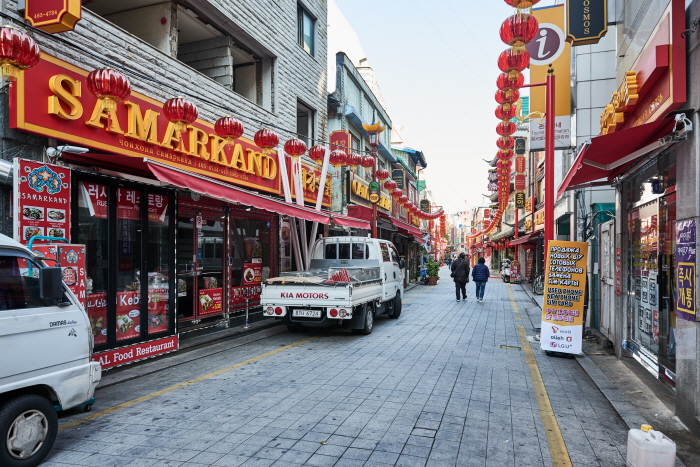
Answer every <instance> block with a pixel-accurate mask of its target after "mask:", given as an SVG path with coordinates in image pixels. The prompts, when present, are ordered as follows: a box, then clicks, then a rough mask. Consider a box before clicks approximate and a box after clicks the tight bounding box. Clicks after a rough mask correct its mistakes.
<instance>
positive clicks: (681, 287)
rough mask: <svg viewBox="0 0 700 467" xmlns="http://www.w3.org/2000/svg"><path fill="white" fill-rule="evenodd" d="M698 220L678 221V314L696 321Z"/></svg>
mask: <svg viewBox="0 0 700 467" xmlns="http://www.w3.org/2000/svg"><path fill="white" fill-rule="evenodd" d="M695 228H696V221H694V220H690V221H679V222H676V315H677V316H678V317H679V318H683V319H685V320H688V321H696V305H695V293H696V287H695V254H696V253H695V250H696V248H697V247H696V234H695Z"/></svg>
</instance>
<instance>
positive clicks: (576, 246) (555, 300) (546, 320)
mask: <svg viewBox="0 0 700 467" xmlns="http://www.w3.org/2000/svg"><path fill="white" fill-rule="evenodd" d="M587 261H588V244H587V243H586V242H564V241H554V240H550V241H549V243H548V246H547V261H546V262H545V275H544V306H543V308H542V331H541V337H540V342H541V348H542V350H546V351H548V352H562V353H570V354H580V353H581V351H582V350H581V344H582V342H583V301H584V298H585V296H584V293H585V290H586V272H587V271H586V264H587Z"/></svg>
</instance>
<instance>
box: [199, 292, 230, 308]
mask: <svg viewBox="0 0 700 467" xmlns="http://www.w3.org/2000/svg"><path fill="white" fill-rule="evenodd" d="M223 309H224V293H223V289H222V288H221V287H217V288H214V289H200V290H199V314H200V315H212V314H214V315H215V314H217V313H222V312H223Z"/></svg>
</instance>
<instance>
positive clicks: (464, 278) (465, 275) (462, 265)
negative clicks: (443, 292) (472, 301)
mask: <svg viewBox="0 0 700 467" xmlns="http://www.w3.org/2000/svg"><path fill="white" fill-rule="evenodd" d="M450 269H451V270H452V274H450V276H451V277H453V278H454V281H455V293H456V294H457V301H459V292H460V291H461V292H462V300H466V299H467V282H469V261H468V260H467V255H466V254H465V253H460V254H459V258H457V261H455V262H454V263H452V266H451V268H450Z"/></svg>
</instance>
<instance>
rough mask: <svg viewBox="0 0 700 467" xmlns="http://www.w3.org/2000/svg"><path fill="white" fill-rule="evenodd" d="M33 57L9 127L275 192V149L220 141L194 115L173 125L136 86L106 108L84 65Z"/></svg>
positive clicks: (16, 88)
mask: <svg viewBox="0 0 700 467" xmlns="http://www.w3.org/2000/svg"><path fill="white" fill-rule="evenodd" d="M41 58H42V59H41V60H40V62H39V63H38V64H37V65H36V66H35V67H34V68H31V69H29V70H25V71H23V72H21V73H20V76H19V77H18V79H17V81H16V82H15V83H14V84H13V86H12V91H11V106H12V109H11V122H10V125H11V127H12V128H18V129H22V130H26V131H29V132H32V133H37V134H40V135H44V136H49V137H54V138H57V139H59V140H62V141H70V142H72V143H74V144H80V145H84V146H88V147H92V148H97V149H101V150H104V151H108V152H113V153H116V154H120V155H125V156H130V157H137V158H140V159H143V158H149V159H153V160H158V161H161V162H163V163H166V164H168V165H170V166H173V167H177V168H180V169H184V170H187V171H189V172H194V173H198V174H202V175H206V176H210V177H213V178H217V179H219V180H224V181H227V182H231V183H234V184H236V185H242V186H246V187H251V188H255V189H258V190H261V191H266V192H268V193H275V194H279V193H280V191H281V185H280V182H281V179H280V173H279V170H278V165H277V158H276V155H274V154H273V155H267V154H263V153H262V151H261V149H260V148H259V147H258V146H256V145H255V144H254V143H253V142H252V141H250V140H248V139H246V138H239V139H237V140H235V141H234V143H233V144H226V140H225V139H224V138H221V137H219V136H218V135H216V133H215V132H214V126H213V125H212V124H211V123H209V122H206V121H204V120H201V119H198V120H197V121H196V122H195V123H193V124H192V125H188V126H187V130H186V131H183V132H180V131H179V130H178V129H177V125H176V124H174V123H172V122H169V121H168V120H167V119H166V118H165V116H164V115H163V112H162V106H163V103H162V102H159V101H156V100H154V99H151V98H149V97H147V96H144V95H142V94H139V93H136V92H132V94H131V96H130V97H129V98H128V99H127V100H125V101H123V102H119V103H117V109H116V111H113V112H111V114H109V113H108V112H107V111H106V110H105V108H104V105H103V103H102V102H101V101H99V100H98V99H97V98H96V97H94V96H93V95H92V94H91V93H90V92H88V91H87V85H86V83H85V81H86V77H87V75H88V72H87V71H86V70H83V69H81V68H78V67H75V66H73V65H71V64H69V63H66V62H64V61H62V60H59V59H57V58H55V57H52V56H50V55H47V54H43V53H42V54H41Z"/></svg>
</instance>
